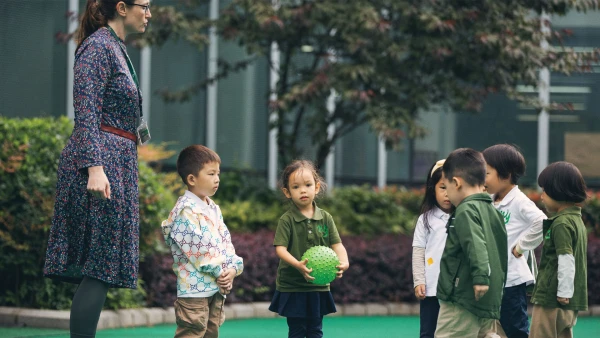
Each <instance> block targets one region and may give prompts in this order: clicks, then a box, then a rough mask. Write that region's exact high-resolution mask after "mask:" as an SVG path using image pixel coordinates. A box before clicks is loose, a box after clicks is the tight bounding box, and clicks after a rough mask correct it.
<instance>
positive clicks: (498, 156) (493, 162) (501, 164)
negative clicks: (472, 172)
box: [482, 144, 525, 184]
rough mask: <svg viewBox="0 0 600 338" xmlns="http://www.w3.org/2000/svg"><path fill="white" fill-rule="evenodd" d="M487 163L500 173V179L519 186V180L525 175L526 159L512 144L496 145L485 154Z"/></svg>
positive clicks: (485, 151)
mask: <svg viewBox="0 0 600 338" xmlns="http://www.w3.org/2000/svg"><path fill="white" fill-rule="evenodd" d="M482 153H483V157H484V158H485V162H486V163H487V164H488V165H489V166H490V167H492V168H494V169H496V172H498V177H500V178H504V179H507V178H509V177H510V183H512V184H517V182H519V178H521V177H523V175H525V158H524V157H523V154H521V152H520V151H519V149H517V147H515V146H513V145H510V144H496V145H493V146H491V147H489V148H487V149H485V150H484V151H483V152H482Z"/></svg>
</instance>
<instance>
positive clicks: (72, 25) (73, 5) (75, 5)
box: [67, 0, 79, 120]
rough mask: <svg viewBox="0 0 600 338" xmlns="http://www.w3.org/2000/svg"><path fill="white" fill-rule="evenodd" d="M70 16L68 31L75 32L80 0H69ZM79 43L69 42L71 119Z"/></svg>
mask: <svg viewBox="0 0 600 338" xmlns="http://www.w3.org/2000/svg"><path fill="white" fill-rule="evenodd" d="M68 11H69V13H72V16H69V18H68V20H69V23H68V26H67V27H68V29H67V32H68V33H73V32H75V31H76V30H77V26H78V25H79V22H78V20H77V18H78V17H79V0H69V10H68ZM76 48H77V44H76V42H75V40H74V39H69V42H68V43H67V117H68V118H70V119H71V120H72V119H74V118H75V108H74V107H73V65H74V64H75V49H76Z"/></svg>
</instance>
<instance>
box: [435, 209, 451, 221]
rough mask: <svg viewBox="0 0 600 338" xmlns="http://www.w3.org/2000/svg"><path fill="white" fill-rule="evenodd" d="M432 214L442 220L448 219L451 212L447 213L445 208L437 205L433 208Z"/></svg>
mask: <svg viewBox="0 0 600 338" xmlns="http://www.w3.org/2000/svg"><path fill="white" fill-rule="evenodd" d="M431 214H432V215H433V216H435V217H437V218H439V219H441V220H444V219H445V220H447V219H448V216H450V215H449V214H447V213H445V212H444V210H442V209H440V208H439V207H438V206H437V205H436V206H435V207H434V208H433V209H431Z"/></svg>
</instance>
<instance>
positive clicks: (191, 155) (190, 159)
mask: <svg viewBox="0 0 600 338" xmlns="http://www.w3.org/2000/svg"><path fill="white" fill-rule="evenodd" d="M211 162H217V163H219V164H221V158H220V157H219V155H217V153H215V152H214V151H213V150H212V149H209V148H207V147H205V146H203V145H201V144H194V145H191V146H189V147H187V148H185V149H183V150H182V151H181V152H180V153H179V157H177V173H179V176H180V177H181V179H182V180H183V183H184V184H186V185H187V184H188V182H187V177H188V175H190V174H191V175H197V174H198V172H199V171H200V170H202V168H203V167H204V165H205V164H206V163H211Z"/></svg>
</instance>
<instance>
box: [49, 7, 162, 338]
mask: <svg viewBox="0 0 600 338" xmlns="http://www.w3.org/2000/svg"><path fill="white" fill-rule="evenodd" d="M151 16H152V15H151V14H150V3H149V0H122V1H118V0H88V2H87V6H86V9H85V12H84V14H83V16H82V19H81V23H80V26H79V32H78V35H77V43H78V46H77V50H76V53H75V65H74V68H73V73H74V82H73V105H74V108H75V126H74V129H73V133H72V135H71V137H70V138H69V140H68V142H67V145H66V146H65V148H64V149H63V151H62V153H61V157H60V160H59V165H58V175H57V176H58V182H57V186H56V201H55V205H54V217H53V219H52V227H51V229H50V235H49V239H48V249H47V252H46V263H45V266H44V275H45V276H47V277H49V278H53V279H56V280H60V281H65V282H70V283H76V284H78V285H79V286H78V288H77V291H76V292H75V296H74V297H73V303H72V306H71V320H70V331H71V337H94V336H95V335H96V327H97V324H98V319H99V318H100V312H101V310H102V307H103V305H104V301H105V300H106V294H107V292H108V289H109V288H111V287H113V288H131V289H135V288H136V287H137V278H138V265H139V264H138V257H139V226H140V225H139V198H138V165H137V143H138V140H139V143H144V142H146V141H147V140H148V139H149V133H148V130H147V127H145V123H144V122H143V120H142V118H141V117H142V111H141V94H140V91H139V89H138V80H137V75H136V73H135V69H134V68H133V65H132V64H131V61H130V60H129V57H128V56H127V51H126V49H125V44H124V40H125V38H126V36H127V35H129V34H133V33H143V32H144V31H145V30H146V26H147V25H148V20H149V19H150V17H151Z"/></svg>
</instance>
